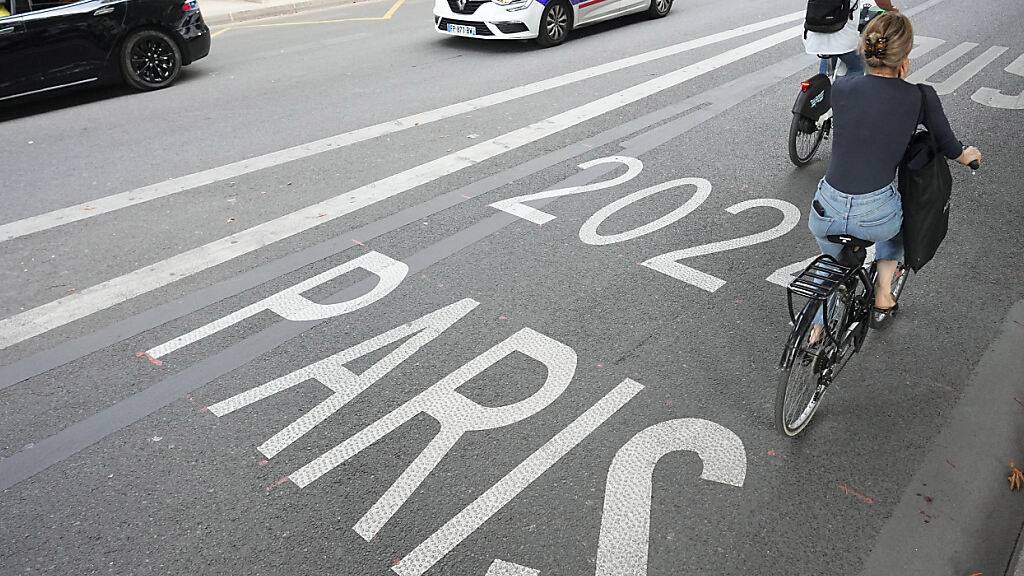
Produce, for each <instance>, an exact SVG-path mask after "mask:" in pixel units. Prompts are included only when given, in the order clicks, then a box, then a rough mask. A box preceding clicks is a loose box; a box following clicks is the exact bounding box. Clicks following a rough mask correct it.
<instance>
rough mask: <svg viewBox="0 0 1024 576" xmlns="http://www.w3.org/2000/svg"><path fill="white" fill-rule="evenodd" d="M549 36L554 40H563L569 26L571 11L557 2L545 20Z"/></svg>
mask: <svg viewBox="0 0 1024 576" xmlns="http://www.w3.org/2000/svg"><path fill="white" fill-rule="evenodd" d="M545 27H546V28H547V32H548V37H549V38H551V39H552V40H554V41H556V42H557V41H558V40H561V39H562V37H563V36H565V34H566V29H567V28H568V27H569V13H568V12H566V10H565V8H564V7H563V6H562V5H561V4H555V5H554V6H552V7H551V10H549V11H548V18H547V22H545Z"/></svg>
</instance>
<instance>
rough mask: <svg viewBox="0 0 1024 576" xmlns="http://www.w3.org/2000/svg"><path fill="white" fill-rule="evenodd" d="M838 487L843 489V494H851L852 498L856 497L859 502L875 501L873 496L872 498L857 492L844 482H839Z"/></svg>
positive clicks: (872, 502) (871, 502) (869, 502)
mask: <svg viewBox="0 0 1024 576" xmlns="http://www.w3.org/2000/svg"><path fill="white" fill-rule="evenodd" d="M839 489H840V490H842V491H843V494H846V495H847V496H853V497H854V498H856V499H857V500H859V501H860V502H862V503H864V504H874V503H875V499H874V498H872V497H870V496H865V495H863V494H861V493H860V492H857V491H856V490H854V489H853V488H850V487H849V486H847V485H846V484H843V483H842V482H840V483H839Z"/></svg>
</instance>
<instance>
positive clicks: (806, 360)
mask: <svg viewBox="0 0 1024 576" xmlns="http://www.w3.org/2000/svg"><path fill="white" fill-rule="evenodd" d="M819 306H821V304H820V303H818V302H810V303H808V304H807V306H805V307H804V310H803V312H802V313H801V314H800V317H799V318H798V320H797V323H796V326H794V327H793V332H792V334H791V335H790V337H789V342H788V343H787V344H786V352H785V356H784V360H783V368H782V372H781V373H780V374H779V381H778V385H777V388H776V391H775V427H776V428H777V429H778V430H779V432H781V433H782V434H784V435H786V436H796V435H797V434H799V433H800V432H802V431H803V429H804V428H806V427H807V424H809V423H810V421H811V417H812V416H814V413H815V411H817V409H818V406H819V405H820V403H821V397H822V394H823V393H824V391H825V389H824V385H823V384H824V383H823V381H822V375H823V374H824V372H825V370H826V369H827V368H828V365H829V363H830V360H829V358H828V355H827V346H826V343H825V342H824V340H822V341H819V342H818V343H816V344H814V345H812V344H810V342H809V340H810V336H811V325H812V324H813V321H814V315H815V314H816V313H817V311H818V307H819ZM790 359H791V361H790ZM787 363H788V367H786V364H787Z"/></svg>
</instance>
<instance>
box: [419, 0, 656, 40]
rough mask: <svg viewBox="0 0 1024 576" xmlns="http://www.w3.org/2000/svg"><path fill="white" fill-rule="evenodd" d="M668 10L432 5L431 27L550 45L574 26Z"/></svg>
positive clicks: (567, 0) (650, 5)
mask: <svg viewBox="0 0 1024 576" xmlns="http://www.w3.org/2000/svg"><path fill="white" fill-rule="evenodd" d="M671 9H672V0H434V27H435V28H436V29H437V31H438V32H440V33H442V34H450V35H453V36H472V37H476V38H487V39H529V38H536V39H537V42H538V43H540V45H541V46H555V45H557V44H561V43H562V42H564V41H565V39H566V38H568V36H569V32H570V31H571V30H573V29H574V28H579V27H580V26H586V25H588V24H594V23H597V22H602V21H604V20H610V19H612V18H618V17H619V16H625V15H627V14H636V13H639V12H646V13H647V14H648V15H649V16H650V17H651V18H661V17H663V16H665V15H667V14H668V12H669V10H671Z"/></svg>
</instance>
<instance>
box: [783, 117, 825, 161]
mask: <svg viewBox="0 0 1024 576" xmlns="http://www.w3.org/2000/svg"><path fill="white" fill-rule="evenodd" d="M824 137H825V127H824V126H823V127H822V128H818V127H817V125H815V124H814V122H813V121H811V120H808V119H807V118H805V117H803V116H801V115H799V114H793V121H792V122H791V123H790V124H789V160H790V161H791V162H792V163H793V164H794V165H795V166H797V167H803V166H806V165H808V164H809V163H810V162H811V159H812V158H814V153H815V152H817V151H818V147H819V146H821V140H822V139H823V138H824Z"/></svg>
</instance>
